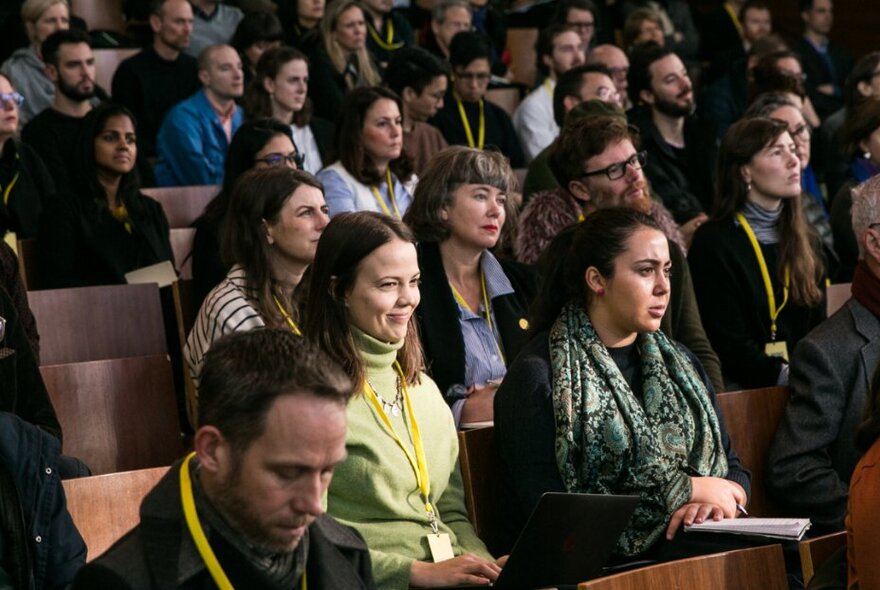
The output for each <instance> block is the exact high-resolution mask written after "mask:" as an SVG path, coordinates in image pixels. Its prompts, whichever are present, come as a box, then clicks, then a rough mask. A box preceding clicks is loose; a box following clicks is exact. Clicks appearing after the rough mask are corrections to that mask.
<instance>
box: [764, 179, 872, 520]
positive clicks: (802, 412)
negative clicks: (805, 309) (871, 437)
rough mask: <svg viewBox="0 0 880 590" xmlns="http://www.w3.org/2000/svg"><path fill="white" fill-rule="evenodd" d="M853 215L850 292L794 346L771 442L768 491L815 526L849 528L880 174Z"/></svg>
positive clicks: (866, 376) (857, 192)
mask: <svg viewBox="0 0 880 590" xmlns="http://www.w3.org/2000/svg"><path fill="white" fill-rule="evenodd" d="M852 220H853V230H854V233H855V236H856V239H857V241H858V244H859V254H860V260H859V264H858V267H857V270H856V273H855V275H854V277H853V284H852V293H853V298H852V299H851V300H850V301H848V302H847V303H846V304H845V305H844V306H843V307H842V308H841V309H840V310H839V311H838V312H837V313H835V314H834V315H833V316H831V317H830V318H828V319H827V320H826V321H825V322H823V323H822V324H820V325H819V326H817V327H816V328H815V329H814V330H813V331H812V332H810V333H809V334H808V335H807V336H806V337H805V338H803V339H802V340H801V341H800V343H799V344H798V345H797V347H796V348H795V350H794V355H793V356H792V359H791V378H790V381H789V384H790V385H791V388H792V396H791V401H789V404H788V407H787V408H786V411H785V415H784V416H783V418H782V422H781V423H780V425H779V430H778V431H777V433H776V438H775V440H774V441H773V445H772V446H771V448H770V457H769V459H770V460H769V468H768V484H769V489H770V492H771V493H772V494H773V496H774V497H775V499H776V500H777V501H778V502H779V503H780V505H781V506H784V507H785V508H786V509H787V510H788V511H789V512H790V513H791V514H792V515H797V516H808V517H809V518H810V519H811V520H812V521H813V530H812V531H811V532H814V533H817V534H821V533H825V532H831V531H836V530H842V529H843V528H844V523H843V519H844V516H845V515H846V507H847V492H848V490H849V479H850V476H851V475H852V471H853V469H854V468H855V465H856V463H857V462H858V460H859V453H858V451H857V450H856V448H855V445H854V442H853V441H854V437H855V431H856V429H857V428H858V425H859V423H860V422H861V421H862V419H863V418H864V411H865V405H866V402H867V397H868V393H869V392H870V387H869V382H870V380H871V375H873V373H874V369H875V368H876V367H877V365H878V362H880V177H874V178H872V179H871V180H868V181H867V182H865V183H863V184H862V185H860V186H858V187H856V189H854V190H853V205H852Z"/></svg>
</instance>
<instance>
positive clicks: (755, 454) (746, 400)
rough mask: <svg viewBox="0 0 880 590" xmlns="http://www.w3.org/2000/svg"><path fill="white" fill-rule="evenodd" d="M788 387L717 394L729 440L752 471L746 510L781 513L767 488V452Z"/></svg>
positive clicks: (761, 514) (753, 512)
mask: <svg viewBox="0 0 880 590" xmlns="http://www.w3.org/2000/svg"><path fill="white" fill-rule="evenodd" d="M790 396H791V391H790V390H789V389H788V388H787V387H766V388H762V389H744V390H742V391H732V392H729V393H721V394H718V405H719V406H720V408H721V414H722V415H723V416H724V424H725V426H726V427H727V433H728V434H729V435H730V442H731V444H732V445H733V448H734V450H735V451H736V452H737V454H738V455H739V458H740V460H741V461H742V462H743V465H745V466H746V468H747V469H749V470H750V471H751V472H752V495H751V498H750V500H749V514H750V515H752V516H764V517H773V516H783V512H782V511H781V510H780V509H779V508H778V507H777V506H776V505H775V504H774V503H773V501H772V500H771V499H770V498H769V497H768V495H767V491H766V484H765V483H764V482H765V481H766V476H765V474H766V472H767V454H768V451H769V449H770V443H771V442H773V437H774V436H775V435H776V430H777V428H779V421H780V420H781V419H782V414H783V412H785V406H786V405H787V404H788V398H789V397H790Z"/></svg>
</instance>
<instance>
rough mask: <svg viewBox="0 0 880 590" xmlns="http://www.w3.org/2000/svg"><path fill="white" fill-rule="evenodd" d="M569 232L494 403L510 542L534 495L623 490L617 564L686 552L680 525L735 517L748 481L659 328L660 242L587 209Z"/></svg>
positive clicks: (633, 217) (612, 212)
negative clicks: (634, 498) (635, 499)
mask: <svg viewBox="0 0 880 590" xmlns="http://www.w3.org/2000/svg"><path fill="white" fill-rule="evenodd" d="M568 232H573V236H569V235H568ZM569 237H571V240H570V245H569V247H568V248H564V249H563V251H562V252H561V253H560V255H559V257H558V258H557V260H556V261H555V264H554V265H553V270H552V272H550V273H548V276H547V277H545V282H544V284H543V286H542V290H541V293H540V295H539V298H538V301H536V303H535V306H534V313H533V316H532V320H533V321H532V330H533V331H534V334H535V335H534V338H532V340H530V341H529V343H528V344H527V345H526V346H525V347H524V348H523V350H522V351H521V352H520V354H519V356H518V357H517V358H516V360H514V361H513V364H512V365H511V366H510V368H509V369H508V372H507V376H506V377H505V379H504V382H503V383H502V384H501V388H500V389H499V390H498V393H497V395H496V396H495V435H496V441H497V444H498V448H499V452H500V456H501V463H502V469H503V486H504V490H503V494H501V495H499V497H503V498H505V499H506V500H505V501H504V503H503V506H504V508H506V510H507V514H506V515H505V518H503V519H502V520H503V521H504V522H505V523H507V525H506V526H507V532H508V535H509V537H510V540H512V539H513V538H515V537H514V536H513V535H515V534H516V531H517V530H518V528H519V527H521V526H522V525H523V524H524V522H525V519H526V518H527V516H528V515H529V513H530V512H531V510H532V509H533V507H534V506H535V504H537V502H538V500H539V499H540V497H541V495H542V494H543V493H545V492H561V491H567V492H576V493H592V494H634V495H638V496H640V498H641V499H640V502H639V505H638V507H637V508H636V511H635V513H634V515H633V517H632V520H631V521H630V524H629V526H628V527H627V529H626V530H625V531H624V532H623V534H622V535H621V537H620V539H619V540H618V542H617V547H616V550H615V553H616V554H617V555H618V556H619V557H627V558H628V557H633V556H650V557H652V558H659V559H668V558H672V557H678V556H679V555H680V553H681V552H683V553H688V552H691V551H695V552H699V549H698V548H697V549H695V548H693V547H688V548H687V549H684V548H683V547H682V544H685V545H687V544H688V543H689V541H690V539H689V537H690V535H683V534H682V533H681V531H680V530H679V528H680V525H681V524H682V523H684V524H691V523H693V522H702V521H704V520H708V519H720V518H721V517H724V518H733V517H735V516H736V515H737V510H738V509H737V505H740V506H744V505H746V503H747V499H748V489H749V474H748V472H747V471H745V470H744V469H743V467H742V465H741V463H740V461H739V459H738V457H737V455H736V453H735V451H734V450H733V449H732V448H731V446H730V440H729V438H728V437H727V434H726V432H725V430H724V425H723V421H722V419H721V417H720V416H719V414H718V409H717V404H716V403H715V396H714V392H713V390H712V386H711V382H710V381H709V379H708V377H707V376H706V373H705V371H703V368H702V366H701V365H700V363H699V361H698V360H697V358H696V356H694V354H693V353H692V352H690V351H689V350H687V349H686V348H685V347H683V346H682V345H680V344H678V343H676V342H674V341H672V340H670V339H669V338H668V337H667V336H666V335H665V334H664V333H663V332H662V331H660V321H661V318H662V317H663V314H664V312H665V310H666V307H667V305H668V303H669V293H670V287H669V273H670V272H671V271H672V269H671V266H672V263H671V262H670V258H669V242H668V241H667V239H666V237H665V235H664V234H663V231H662V230H661V229H660V226H659V225H658V224H657V222H656V221H654V220H653V219H652V218H651V217H649V216H647V215H645V214H644V213H641V212H640V211H636V210H633V209H629V208H609V209H600V210H598V211H595V212H593V213H590V214H589V215H588V216H587V217H586V219H585V220H584V221H583V222H582V223H580V224H578V225H576V226H573V227H572V228H570V229H568V230H565V231H564V232H563V234H561V235H560V238H557V240H567V239H568V238H569ZM551 251H557V249H556V248H555V246H551ZM673 539H674V541H673ZM670 541H671V543H670Z"/></svg>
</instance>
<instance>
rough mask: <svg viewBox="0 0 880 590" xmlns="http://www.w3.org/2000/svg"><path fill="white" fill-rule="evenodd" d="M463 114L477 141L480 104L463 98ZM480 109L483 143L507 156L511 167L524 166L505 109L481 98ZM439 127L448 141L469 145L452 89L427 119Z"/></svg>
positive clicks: (517, 142) (517, 141)
mask: <svg viewBox="0 0 880 590" xmlns="http://www.w3.org/2000/svg"><path fill="white" fill-rule="evenodd" d="M461 104H462V106H463V107H464V112H465V116H466V117H467V120H468V124H469V125H470V127H471V132H472V134H473V138H474V141H477V133H478V131H479V129H480V106H479V104H478V103H476V102H464V101H462V103H461ZM483 113H484V115H485V117H486V137H485V143H484V145H485V147H490V146H494V147H495V148H497V149H498V151H500V152H501V153H502V154H504V155H505V156H507V157H508V159H509V160H510V166H511V168H524V167H525V165H526V158H525V156H524V155H523V151H522V146H520V143H519V137H517V135H516V131H515V130H514V128H513V121H512V120H511V119H510V115H508V114H507V113H506V112H505V111H504V109H502V108H501V107H499V106H498V105H496V104H495V103H493V102H492V101H491V100H486V99H485V98H484V99H483ZM428 122H429V123H430V124H431V125H433V126H434V127H436V128H437V129H439V130H440V133H442V134H443V137H444V139H446V143H448V144H449V145H468V139H467V134H466V133H465V131H464V125H463V124H462V121H461V114H460V113H459V111H458V104H457V103H456V102H455V97H454V96H453V94H452V91H451V90H450V91H449V92H447V93H446V98H445V99H443V108H442V109H440V110H439V111H438V112H437V114H436V115H434V117H432V118H431V120H430V121H428Z"/></svg>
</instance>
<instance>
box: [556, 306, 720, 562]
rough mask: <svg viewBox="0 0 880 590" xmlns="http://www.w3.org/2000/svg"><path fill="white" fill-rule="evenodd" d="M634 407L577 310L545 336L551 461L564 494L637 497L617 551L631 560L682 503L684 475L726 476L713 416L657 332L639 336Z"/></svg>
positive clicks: (694, 380)
mask: <svg viewBox="0 0 880 590" xmlns="http://www.w3.org/2000/svg"><path fill="white" fill-rule="evenodd" d="M637 346H638V350H639V353H640V355H641V359H642V383H643V387H642V391H643V396H644V399H643V402H642V403H641V404H640V403H639V400H638V399H637V398H636V397H635V395H633V393H632V389H630V386H629V384H628V383H627V382H626V381H625V380H624V378H623V375H622V374H621V373H620V370H619V369H618V368H617V365H616V364H615V363H614V361H613V360H612V359H611V356H610V354H609V353H608V349H607V348H605V345H604V344H602V341H601V340H600V339H599V337H598V335H597V334H596V331H595V329H594V328H593V325H592V323H591V322H590V319H589V317H587V314H586V312H585V311H584V310H583V308H582V306H581V305H580V304H579V303H577V302H570V303H568V304H567V305H566V306H565V307H564V308H563V309H562V313H561V314H560V315H559V318H557V320H556V322H555V323H554V324H553V328H552V329H551V330H550V363H551V367H552V376H553V392H552V393H553V409H554V414H555V418H556V462H557V464H558V466H559V472H560V474H561V476H562V481H563V483H564V484H565V486H566V488H567V489H568V491H570V492H580V493H592V494H636V495H639V496H641V501H640V502H639V505H638V508H637V509H636V511H635V514H633V517H632V520H631V521H630V526H629V527H628V528H627V530H625V531H624V532H623V534H622V535H621V537H620V540H619V541H618V544H617V548H616V552H617V553H619V554H623V555H635V554H637V553H641V552H643V551H645V550H647V549H649V548H650V547H651V546H652V545H653V544H654V543H655V542H656V541H657V540H658V539H659V538H660V536H661V535H662V534H663V532H664V531H665V529H666V527H667V526H668V522H669V518H670V516H671V515H672V513H673V512H675V510H677V509H678V508H679V507H680V506H682V505H683V504H685V503H687V502H688V501H689V500H690V496H691V491H692V489H691V482H690V478H689V476H714V477H724V476H726V475H727V457H726V456H725V453H724V446H723V444H722V442H721V431H720V428H719V426H718V417H717V416H716V415H715V409H714V408H713V406H712V402H711V400H710V398H709V395H708V392H707V391H706V388H705V386H704V385H703V382H702V381H701V380H700V377H699V375H698V374H697V373H696V371H695V370H694V368H693V366H692V365H691V363H690V361H689V359H688V358H687V356H685V354H684V353H682V352H681V351H680V350H679V349H678V348H676V346H675V344H673V342H672V341H670V340H669V339H668V338H667V337H666V336H665V335H664V334H662V333H661V332H653V333H645V334H640V335H639V336H638V340H637Z"/></svg>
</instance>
